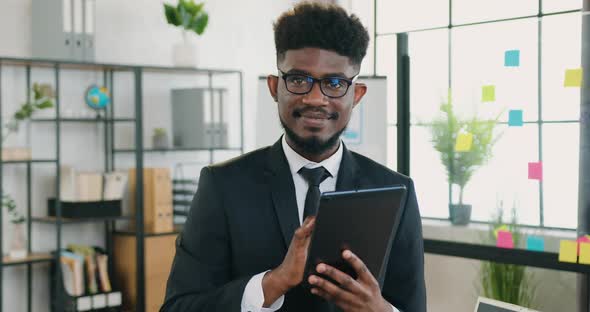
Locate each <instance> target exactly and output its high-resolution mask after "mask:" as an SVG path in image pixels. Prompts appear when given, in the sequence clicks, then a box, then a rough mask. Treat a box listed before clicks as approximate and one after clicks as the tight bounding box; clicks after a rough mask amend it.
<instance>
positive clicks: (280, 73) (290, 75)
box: [277, 69, 360, 99]
mask: <svg viewBox="0 0 590 312" xmlns="http://www.w3.org/2000/svg"><path fill="white" fill-rule="evenodd" d="M277 70H278V71H279V77H281V78H283V81H284V82H285V88H286V89H287V91H289V92H291V93H293V94H296V95H304V94H308V93H309V92H311V90H313V85H314V84H315V83H316V82H317V83H319V85H320V91H322V94H323V95H325V96H327V97H329V98H332V99H338V98H341V97H343V96H345V95H346V93H348V89H350V86H352V84H353V83H354V82H355V81H356V80H357V78H358V77H359V75H360V73H359V74H356V75H354V76H353V77H352V78H343V77H324V78H315V77H313V76H310V75H305V74H299V73H297V74H289V73H285V72H283V71H282V70H280V69H277ZM292 76H302V77H306V78H308V79H310V80H311V81H312V83H311V87H309V90H308V91H307V92H293V91H291V90H289V87H288V86H287V78H289V77H292ZM328 79H340V80H342V81H345V82H346V83H347V86H346V90H345V91H344V93H343V94H342V95H340V96H332V95H328V94H326V92H324V88H323V87H322V81H324V80H328Z"/></svg>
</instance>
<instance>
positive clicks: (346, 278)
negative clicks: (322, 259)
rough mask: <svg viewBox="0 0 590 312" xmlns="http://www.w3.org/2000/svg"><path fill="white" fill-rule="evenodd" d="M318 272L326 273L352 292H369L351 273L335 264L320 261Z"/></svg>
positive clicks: (364, 293) (363, 294)
mask: <svg viewBox="0 0 590 312" xmlns="http://www.w3.org/2000/svg"><path fill="white" fill-rule="evenodd" d="M316 270H317V271H318V273H321V274H324V275H326V276H328V277H330V278H332V279H333V280H334V281H336V282H337V283H338V285H339V286H340V288H342V289H345V290H348V291H350V292H352V293H355V294H358V295H360V296H365V295H367V293H366V292H365V291H364V289H363V288H362V287H361V285H360V284H359V283H358V282H357V281H356V280H355V279H354V278H352V277H351V276H350V275H348V274H346V273H344V272H342V271H340V270H338V269H336V268H334V267H333V266H330V265H327V264H325V263H320V264H318V266H317V267H316Z"/></svg>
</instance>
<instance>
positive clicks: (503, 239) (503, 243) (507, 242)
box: [496, 231, 514, 248]
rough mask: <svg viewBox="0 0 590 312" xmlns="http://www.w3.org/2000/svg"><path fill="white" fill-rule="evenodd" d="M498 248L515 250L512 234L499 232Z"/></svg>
mask: <svg viewBox="0 0 590 312" xmlns="http://www.w3.org/2000/svg"><path fill="white" fill-rule="evenodd" d="M496 246H497V247H500V248H514V241H513V240H512V233H510V232H508V231H498V240H497V241H496Z"/></svg>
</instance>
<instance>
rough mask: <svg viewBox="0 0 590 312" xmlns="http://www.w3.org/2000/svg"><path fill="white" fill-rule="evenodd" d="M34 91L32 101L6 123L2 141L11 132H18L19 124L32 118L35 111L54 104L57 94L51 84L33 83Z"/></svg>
mask: <svg viewBox="0 0 590 312" xmlns="http://www.w3.org/2000/svg"><path fill="white" fill-rule="evenodd" d="M32 93H33V94H32V98H33V99H32V100H31V101H30V102H27V103H24V104H22V105H21V106H20V108H19V109H18V110H17V111H16V112H15V113H14V115H13V116H12V119H11V120H10V121H9V122H7V123H6V124H5V125H4V128H5V129H6V130H5V131H4V135H3V136H2V142H4V141H6V139H7V138H8V136H10V134H12V133H15V132H18V129H19V124H20V123H21V122H22V121H24V120H27V119H29V118H31V116H32V115H33V113H34V112H36V111H39V110H42V109H47V108H52V107H53V106H54V105H53V99H54V98H55V95H54V93H53V89H52V88H51V86H50V85H48V84H37V83H35V84H33V88H32Z"/></svg>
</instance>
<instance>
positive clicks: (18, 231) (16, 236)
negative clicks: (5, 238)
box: [8, 223, 27, 259]
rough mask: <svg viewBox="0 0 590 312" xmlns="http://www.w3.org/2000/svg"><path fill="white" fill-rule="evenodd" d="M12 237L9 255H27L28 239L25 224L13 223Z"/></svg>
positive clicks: (17, 256)
mask: <svg viewBox="0 0 590 312" xmlns="http://www.w3.org/2000/svg"><path fill="white" fill-rule="evenodd" d="M12 226H13V228H12V237H11V241H10V251H9V253H8V256H9V257H10V258H12V259H22V258H24V257H26V256H27V241H26V238H25V224H24V223H16V224H14V223H13V224H12Z"/></svg>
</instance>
